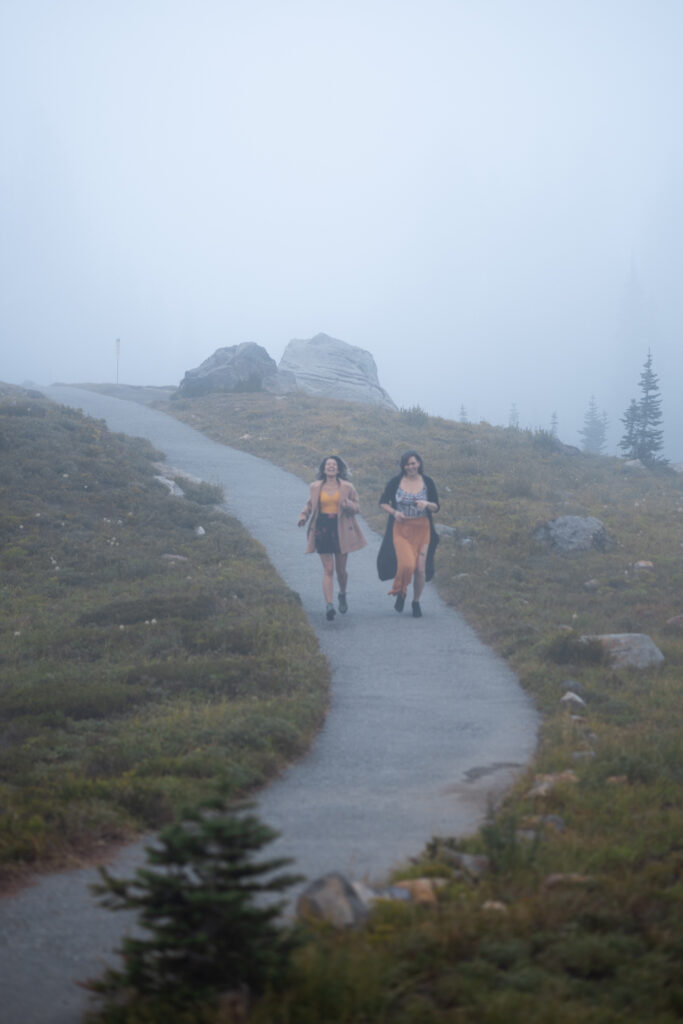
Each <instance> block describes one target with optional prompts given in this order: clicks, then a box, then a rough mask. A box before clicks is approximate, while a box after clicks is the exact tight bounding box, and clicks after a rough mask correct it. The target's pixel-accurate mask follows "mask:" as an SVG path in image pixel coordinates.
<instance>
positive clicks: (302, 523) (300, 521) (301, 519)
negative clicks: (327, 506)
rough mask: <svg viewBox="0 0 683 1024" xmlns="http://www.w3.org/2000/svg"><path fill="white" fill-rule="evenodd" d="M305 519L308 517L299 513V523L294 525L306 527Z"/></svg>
mask: <svg viewBox="0 0 683 1024" xmlns="http://www.w3.org/2000/svg"><path fill="white" fill-rule="evenodd" d="M307 519H308V516H307V515H305V514H304V513H303V512H302V513H301V515H300V516H299V521H298V522H297V524H296V525H297V526H305V525H306V520H307Z"/></svg>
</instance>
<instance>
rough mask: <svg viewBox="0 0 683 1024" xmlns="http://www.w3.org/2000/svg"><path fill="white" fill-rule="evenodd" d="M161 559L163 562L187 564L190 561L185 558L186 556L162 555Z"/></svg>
mask: <svg viewBox="0 0 683 1024" xmlns="http://www.w3.org/2000/svg"><path fill="white" fill-rule="evenodd" d="M161 557H162V558H163V559H164V561H165V562H189V561H190V559H189V558H188V557H187V555H170V554H167V555H162V556H161Z"/></svg>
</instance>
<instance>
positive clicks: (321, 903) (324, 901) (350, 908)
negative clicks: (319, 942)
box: [296, 872, 369, 928]
mask: <svg viewBox="0 0 683 1024" xmlns="http://www.w3.org/2000/svg"><path fill="white" fill-rule="evenodd" d="M296 910H297V914H298V916H299V918H301V919H302V920H304V921H305V920H307V919H308V920H314V921H327V922H328V923H329V924H331V925H334V927H335V928H353V927H357V926H358V925H360V924H362V923H363V922H364V921H365V920H366V919H367V917H368V913H369V910H368V907H367V905H366V904H365V903H364V902H363V901H362V900H361V898H360V897H359V895H358V893H357V892H356V890H355V889H354V887H353V886H352V885H351V883H350V882H349V880H348V879H347V878H346V877H345V876H344V875H342V874H339V873H338V872H331V873H330V874H327V875H323V876H322V878H318V879H316V881H315V882H312V883H311V884H310V885H308V886H307V887H306V888H305V889H304V890H303V892H302V893H301V894H300V895H299V898H298V900H297V903H296Z"/></svg>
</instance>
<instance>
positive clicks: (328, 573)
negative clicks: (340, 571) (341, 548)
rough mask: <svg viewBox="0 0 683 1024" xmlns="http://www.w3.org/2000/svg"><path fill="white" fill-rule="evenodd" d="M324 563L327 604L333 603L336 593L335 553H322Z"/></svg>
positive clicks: (324, 595)
mask: <svg viewBox="0 0 683 1024" xmlns="http://www.w3.org/2000/svg"><path fill="white" fill-rule="evenodd" d="M320 561H321V562H322V563H323V597H324V598H325V603H326V604H332V595H333V593H334V555H321V556H320Z"/></svg>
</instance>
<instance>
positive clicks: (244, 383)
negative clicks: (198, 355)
mask: <svg viewBox="0 0 683 1024" xmlns="http://www.w3.org/2000/svg"><path fill="white" fill-rule="evenodd" d="M295 388H296V381H295V379H294V377H293V376H292V375H291V374H286V373H281V372H280V371H279V370H278V367H277V363H276V362H275V360H274V359H273V358H272V357H271V356H269V355H268V353H267V352H266V350H265V348H263V346H262V345H257V344H256V343H255V342H253V341H245V342H243V343H242V344H241V345H231V346H229V347H227V348H219V349H217V350H216V351H215V352H214V354H213V355H212V356H209V358H208V359H205V360H204V362H203V363H201V365H200V366H198V367H197V368H196V369H194V370H188V371H187V373H186V374H185V376H184V377H183V379H182V381H181V382H180V386H179V388H178V397H182V398H194V397H196V396H197V395H208V394H210V393H211V392H214V391H220V392H228V393H232V392H236V391H270V392H273V393H274V394H278V395H281V394H286V393H287V392H288V391H294V389H295Z"/></svg>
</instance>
